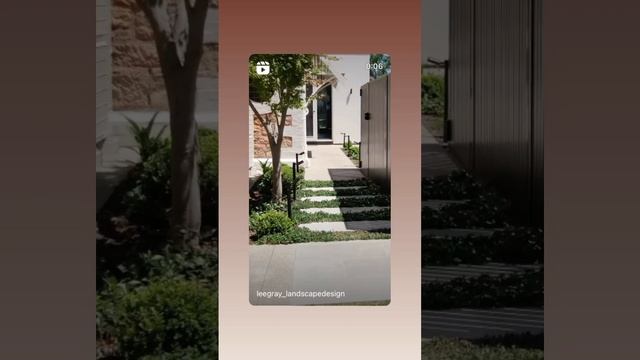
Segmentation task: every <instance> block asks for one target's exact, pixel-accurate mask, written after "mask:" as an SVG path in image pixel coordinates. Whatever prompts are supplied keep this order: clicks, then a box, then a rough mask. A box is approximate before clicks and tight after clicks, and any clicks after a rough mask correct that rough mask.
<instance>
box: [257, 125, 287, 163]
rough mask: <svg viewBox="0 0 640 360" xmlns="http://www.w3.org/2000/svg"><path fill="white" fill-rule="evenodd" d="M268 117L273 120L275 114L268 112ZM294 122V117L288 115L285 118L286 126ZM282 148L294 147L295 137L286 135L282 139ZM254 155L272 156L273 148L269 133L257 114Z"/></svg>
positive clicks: (261, 156) (260, 156) (259, 156)
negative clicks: (270, 143) (270, 144)
mask: <svg viewBox="0 0 640 360" xmlns="http://www.w3.org/2000/svg"><path fill="white" fill-rule="evenodd" d="M267 119H268V120H269V121H270V122H271V121H273V120H274V119H273V114H268V115H267ZM292 123H293V117H292V116H291V115H287V118H286V119H285V124H284V126H285V128H286V127H290V126H291V125H292ZM282 141H283V142H282V149H285V148H291V147H293V137H291V136H286V135H285V136H284V137H283V139H282ZM253 156H254V157H255V158H271V148H270V147H269V134H268V133H267V130H266V129H265V128H264V126H262V124H261V123H260V120H259V119H258V117H257V116H254V117H253Z"/></svg>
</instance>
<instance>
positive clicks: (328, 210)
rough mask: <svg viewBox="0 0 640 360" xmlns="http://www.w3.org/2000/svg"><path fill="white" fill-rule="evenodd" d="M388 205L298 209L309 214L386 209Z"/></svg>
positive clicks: (350, 212)
mask: <svg viewBox="0 0 640 360" xmlns="http://www.w3.org/2000/svg"><path fill="white" fill-rule="evenodd" d="M386 209H389V207H388V206H365V207H343V208H308V209H300V211H302V212H306V213H309V214H317V213H325V214H352V213H360V212H365V211H376V210H386Z"/></svg>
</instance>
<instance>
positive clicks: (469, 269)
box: [422, 263, 542, 284]
mask: <svg viewBox="0 0 640 360" xmlns="http://www.w3.org/2000/svg"><path fill="white" fill-rule="evenodd" d="M541 267H542V266H541V265H535V264H527V265H509V264H502V263H487V264H482V265H466V264H461V265H453V266H425V267H423V268H422V283H423V284H427V283H434V282H446V281H451V280H453V279H456V278H460V277H465V278H474V277H480V276H482V275H489V276H501V275H510V274H514V273H518V272H522V271H527V270H538V269H540V268H541Z"/></svg>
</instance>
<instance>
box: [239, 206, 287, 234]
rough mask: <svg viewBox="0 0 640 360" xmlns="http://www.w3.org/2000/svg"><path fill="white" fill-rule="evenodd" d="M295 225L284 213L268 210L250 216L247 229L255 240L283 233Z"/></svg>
mask: <svg viewBox="0 0 640 360" xmlns="http://www.w3.org/2000/svg"><path fill="white" fill-rule="evenodd" d="M295 225H296V224H295V222H294V221H293V220H291V219H289V216H288V215H287V213H286V212H284V211H277V210H268V211H265V212H259V213H254V214H251V216H250V217H249V229H250V230H251V232H252V233H253V234H254V236H255V238H256V239H259V238H261V237H263V236H265V235H271V234H280V233H285V232H287V231H288V230H290V229H291V228H293V227H294V226H295Z"/></svg>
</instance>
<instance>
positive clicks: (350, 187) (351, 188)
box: [302, 186, 367, 191]
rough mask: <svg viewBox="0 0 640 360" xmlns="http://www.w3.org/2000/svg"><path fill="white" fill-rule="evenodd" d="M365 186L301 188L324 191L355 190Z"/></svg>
mask: <svg viewBox="0 0 640 360" xmlns="http://www.w3.org/2000/svg"><path fill="white" fill-rule="evenodd" d="M366 188H367V187H366V186H335V187H334V186H323V187H304V188H302V190H309V191H326V190H356V189H366Z"/></svg>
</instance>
